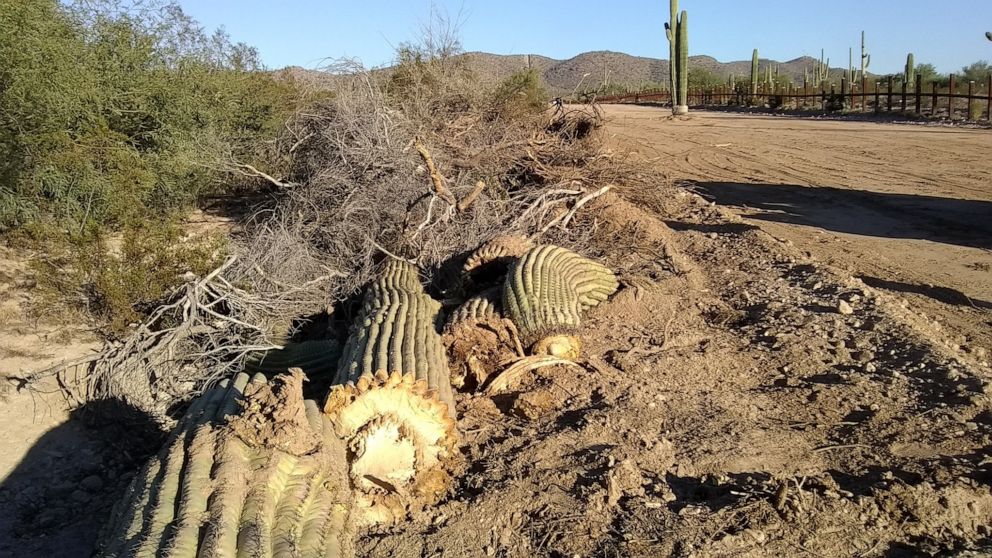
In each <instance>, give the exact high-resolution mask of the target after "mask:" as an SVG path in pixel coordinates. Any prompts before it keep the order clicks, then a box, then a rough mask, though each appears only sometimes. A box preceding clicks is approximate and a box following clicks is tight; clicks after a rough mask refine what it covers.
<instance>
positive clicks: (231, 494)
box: [97, 371, 354, 558]
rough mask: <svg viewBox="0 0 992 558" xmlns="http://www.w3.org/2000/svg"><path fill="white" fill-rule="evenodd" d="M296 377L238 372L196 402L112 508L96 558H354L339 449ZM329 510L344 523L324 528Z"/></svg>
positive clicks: (342, 457)
mask: <svg viewBox="0 0 992 558" xmlns="http://www.w3.org/2000/svg"><path fill="white" fill-rule="evenodd" d="M303 378H304V376H303V374H302V373H301V372H299V371H296V372H294V373H291V374H289V375H284V376H279V377H277V378H276V379H274V380H273V382H272V383H267V382H265V380H264V378H263V377H261V376H256V377H255V378H254V379H253V380H252V381H251V382H249V376H248V375H247V374H240V375H239V376H238V377H237V378H235V379H234V381H231V382H228V381H226V380H225V381H224V382H221V383H220V384H219V385H218V386H217V387H216V388H213V389H211V390H209V391H208V392H207V393H205V394H204V395H202V396H201V397H200V398H198V399H197V400H196V401H195V402H194V403H193V404H192V405H191V406H190V409H189V410H188V411H187V413H186V415H185V416H184V417H183V418H182V419H181V420H180V421H179V423H178V425H177V427H176V428H175V429H174V430H173V432H172V434H171V435H170V436H169V439H168V441H167V442H166V445H165V446H164V447H163V449H162V451H161V452H160V453H159V454H158V455H157V456H155V457H153V458H152V459H151V460H150V461H149V462H148V463H147V464H146V465H145V467H144V468H143V469H142V470H141V472H140V473H139V474H138V475H137V476H136V477H135V479H134V481H132V483H131V486H130V487H129V488H128V490H127V492H126V493H125V495H124V498H123V499H122V500H121V501H120V502H119V503H118V505H117V506H116V507H115V511H114V513H113V514H112V516H111V520H110V522H109V523H108V525H107V528H106V529H105V530H104V533H103V539H102V541H101V543H100V545H99V547H98V549H99V550H98V554H97V555H98V556H105V557H125V556H127V557H132V556H133V557H139V556H169V557H177V558H186V557H188V558H196V557H208V556H209V557H212V556H227V557H234V556H252V557H255V556H287V555H293V556H300V557H308V558H309V557H313V558H317V557H318V556H320V557H323V556H353V555H354V551H353V548H352V536H353V532H352V527H351V511H350V510H351V504H350V502H351V494H350V491H349V490H348V484H347V476H346V466H345V453H344V447H343V444H342V443H341V441H340V440H339V439H338V438H337V436H336V434H335V433H334V429H333V427H332V425H331V424H330V423H329V422H328V421H327V420H326V419H324V418H323V417H322V415H320V413H319V412H317V407H316V404H315V403H314V402H308V403H304V401H303V391H302V385H303ZM306 408H310V409H312V410H313V412H307V411H306ZM232 410H233V411H232ZM311 417H312V418H316V421H313V420H310V418H311ZM315 427H316V428H315ZM317 479H319V480H317ZM317 500H320V506H318V505H310V504H311V502H316V501H317ZM334 506H337V507H338V508H339V509H340V510H341V512H340V513H339V514H338V515H339V516H340V517H343V519H344V520H343V521H338V522H336V523H334V524H333V525H330V522H329V521H328V517H329V514H328V513H327V510H330V509H332V508H333V507H334ZM315 521H318V522H320V524H321V525H322V526H323V527H322V528H321V529H313V528H312V526H313V524H314V522H315ZM328 525H330V527H331V528H327V526H328ZM308 527H310V529H309V530H308ZM329 548H330V549H335V551H334V552H327V549H329Z"/></svg>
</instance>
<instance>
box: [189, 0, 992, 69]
mask: <svg viewBox="0 0 992 558" xmlns="http://www.w3.org/2000/svg"><path fill="white" fill-rule="evenodd" d="M180 3H181V4H182V6H183V8H184V9H185V10H186V11H187V13H189V14H191V15H192V16H194V17H195V18H196V19H198V20H199V21H200V22H201V23H202V24H203V25H204V26H206V27H207V28H211V29H212V28H216V27H218V26H222V25H223V26H224V27H225V28H226V29H227V31H228V32H229V33H230V34H231V37H232V39H234V40H236V41H244V42H246V43H249V44H252V45H254V46H256V47H258V49H259V51H260V53H261V55H262V60H263V61H264V62H265V64H266V65H267V66H269V67H270V68H279V67H283V66H288V65H299V66H304V67H316V66H318V65H320V61H321V59H324V58H338V57H344V56H347V57H356V58H359V59H361V61H362V62H363V63H364V64H365V65H366V66H379V65H383V64H387V63H389V62H390V61H391V60H392V56H393V51H394V48H395V46H396V45H398V44H399V43H401V42H403V41H407V40H410V39H412V38H414V37H416V36H417V34H418V30H419V29H420V27H421V25H422V24H424V23H425V22H426V21H427V20H428V19H429V15H430V12H431V6H432V4H433V5H434V6H436V8H437V9H438V10H439V11H442V12H446V13H447V14H448V15H449V16H450V17H451V18H452V19H458V20H459V21H460V28H459V35H460V37H461V40H462V44H463V47H464V49H465V50H468V51H474V50H480V51H486V52H494V53H499V54H528V53H530V54H543V55H545V56H551V57H552V58H559V59H564V58H570V57H572V56H575V55H576V54H579V53H581V52H586V51H590V50H613V51H619V52H626V53H628V54H634V55H639V56H652V57H657V58H667V56H668V45H667V42H666V41H665V38H664V33H663V28H662V25H663V22H664V21H666V20H667V19H668V2H667V1H665V0H650V1H649V0H626V1H623V0H615V1H609V0H597V1H587V0H571V1H569V2H560V1H547V0H544V1H542V0H499V1H484V0H435V1H434V2H433V3H432V2H431V1H429V0H405V1H399V0H396V1H386V0H349V1H343V0H283V1H281V2H272V1H262V0H181V2H180ZM681 8H682V9H685V10H687V11H688V12H689V47H690V51H691V54H708V55H710V56H714V57H716V58H717V59H718V60H720V61H724V62H726V61H730V60H744V59H750V56H751V49H753V48H758V49H759V50H760V52H761V56H762V58H773V59H777V60H788V59H792V58H795V57H797V56H800V55H803V54H810V55H815V56H819V53H820V48H824V49H826V53H827V56H828V57H829V58H830V63H831V66H835V67H844V66H846V65H847V58H848V47H854V48H855V60H857V51H858V49H859V48H860V40H861V38H860V34H861V30H862V29H864V30H865V31H866V33H867V43H868V51H869V52H870V53H871V55H872V63H871V68H870V70H871V71H873V72H876V73H892V72H901V71H902V68H903V64H904V63H905V60H906V53H907V52H910V51H912V52H913V53H914V54H915V57H916V61H917V63H921V62H930V63H933V64H935V65H936V66H937V69H938V70H940V71H941V72H949V71H958V70H960V68H961V66H963V65H965V64H969V63H971V62H974V61H976V60H981V59H985V60H990V59H992V42H989V41H987V40H986V39H985V31H990V30H992V0H939V1H934V0H857V1H854V0H829V1H826V2H810V1H804V2H796V1H782V0H759V1H755V0H681Z"/></svg>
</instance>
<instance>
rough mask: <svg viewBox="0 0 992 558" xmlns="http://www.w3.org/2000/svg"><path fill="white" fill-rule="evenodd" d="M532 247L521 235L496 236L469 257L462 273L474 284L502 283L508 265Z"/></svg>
mask: <svg viewBox="0 0 992 558" xmlns="http://www.w3.org/2000/svg"><path fill="white" fill-rule="evenodd" d="M533 247H534V243H533V242H531V241H530V239H528V238H527V237H526V236H523V235H519V234H506V235H501V236H497V237H495V238H493V239H492V240H490V241H488V242H486V243H485V244H483V245H482V246H480V247H478V248H477V249H476V250H475V251H474V252H472V253H471V254H470V255H469V257H468V258H467V259H466V260H465V265H464V266H462V272H463V273H464V274H465V275H466V276H467V277H468V278H469V279H470V280H472V281H473V282H474V283H485V282H487V281H488V280H489V279H497V280H498V281H502V278H503V277H502V276H503V275H504V274H505V273H506V269H507V267H509V265H510V263H511V262H512V261H513V260H515V259H516V258H518V257H520V256H521V255H522V254H523V253H524V252H526V251H527V250H530V249H531V248H533ZM498 281H497V282H498Z"/></svg>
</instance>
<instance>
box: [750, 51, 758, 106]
mask: <svg viewBox="0 0 992 558" xmlns="http://www.w3.org/2000/svg"><path fill="white" fill-rule="evenodd" d="M751 94H752V95H757V94H758V49H754V52H752V53H751Z"/></svg>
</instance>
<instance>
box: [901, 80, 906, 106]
mask: <svg viewBox="0 0 992 558" xmlns="http://www.w3.org/2000/svg"><path fill="white" fill-rule="evenodd" d="M906 87H907V84H906V80H903V81H902V95H901V96H900V98H899V105H900V107H901V108H900V109H899V110H901V111H902V112H906Z"/></svg>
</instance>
